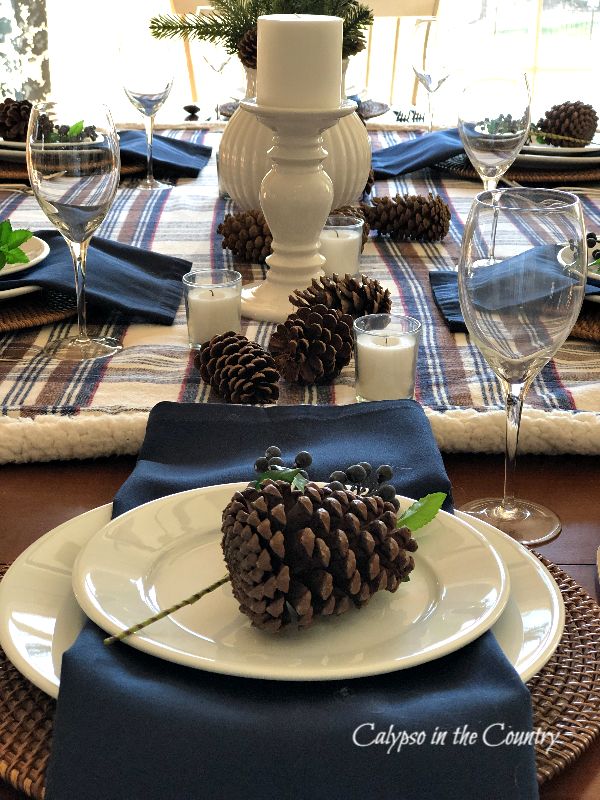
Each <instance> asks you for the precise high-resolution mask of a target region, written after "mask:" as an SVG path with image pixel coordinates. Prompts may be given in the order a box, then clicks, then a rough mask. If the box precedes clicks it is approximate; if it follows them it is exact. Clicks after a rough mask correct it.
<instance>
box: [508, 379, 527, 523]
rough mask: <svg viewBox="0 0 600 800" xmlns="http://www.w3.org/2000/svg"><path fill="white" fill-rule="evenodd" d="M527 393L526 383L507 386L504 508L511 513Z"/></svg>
mask: <svg viewBox="0 0 600 800" xmlns="http://www.w3.org/2000/svg"><path fill="white" fill-rule="evenodd" d="M526 391H527V384H526V383H510V384H507V385H506V449H505V457H504V497H503V499H502V508H503V509H504V510H506V511H510V510H511V509H512V508H513V507H514V501H515V470H516V466H517V445H518V443H519V427H520V425H521V412H522V410H523V399H524V397H525V393H526Z"/></svg>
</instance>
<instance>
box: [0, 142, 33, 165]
mask: <svg viewBox="0 0 600 800" xmlns="http://www.w3.org/2000/svg"><path fill="white" fill-rule="evenodd" d="M0 161H20V162H21V163H23V164H24V163H25V162H26V161H27V159H26V157H25V150H20V149H17V148H15V147H6V146H5V144H4V142H0Z"/></svg>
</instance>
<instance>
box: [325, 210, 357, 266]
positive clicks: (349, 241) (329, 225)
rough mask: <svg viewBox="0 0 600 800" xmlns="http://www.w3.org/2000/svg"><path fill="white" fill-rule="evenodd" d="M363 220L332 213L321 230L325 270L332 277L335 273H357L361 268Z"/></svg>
mask: <svg viewBox="0 0 600 800" xmlns="http://www.w3.org/2000/svg"><path fill="white" fill-rule="evenodd" d="M362 232H363V220H362V219H360V218H359V217H345V216H343V215H342V214H330V215H329V216H328V217H327V222H326V223H325V227H324V228H323V230H322V231H321V235H320V237H319V242H320V244H321V255H322V256H325V259H326V261H325V264H323V272H324V273H325V275H329V277H331V276H332V275H333V274H334V273H335V274H336V275H339V276H340V277H343V276H344V275H346V274H348V275H356V273H357V272H359V271H360V269H359V262H360V253H361V249H362Z"/></svg>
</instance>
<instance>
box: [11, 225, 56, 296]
mask: <svg viewBox="0 0 600 800" xmlns="http://www.w3.org/2000/svg"><path fill="white" fill-rule="evenodd" d="M21 249H22V250H23V251H24V252H25V254H26V255H27V257H28V258H29V261H28V262H27V264H7V265H6V266H5V267H3V269H2V270H0V287H1V286H2V281H1V279H2V278H3V277H6V276H7V275H10V276H13V275H14V274H15V273H18V272H23V271H24V270H26V269H30V268H31V267H33V266H35V265H36V264H39V263H40V262H41V261H43V260H44V259H45V258H46V256H47V255H48V253H49V252H50V247H49V246H48V243H47V242H45V241H44V240H43V239H38V237H37V236H32V237H31V239H28V240H27V241H26V242H25V243H24V244H22V245H21ZM41 288H42V287H41V286H18V287H16V288H14V289H2V288H0V301H2V300H8V299H9V298H11V297H19V296H20V295H22V294H31V293H32V292H39V291H40V289H41Z"/></svg>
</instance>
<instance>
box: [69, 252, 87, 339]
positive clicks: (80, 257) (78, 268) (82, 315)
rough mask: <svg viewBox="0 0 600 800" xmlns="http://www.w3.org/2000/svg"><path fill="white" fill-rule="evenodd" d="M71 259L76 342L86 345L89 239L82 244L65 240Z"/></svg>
mask: <svg viewBox="0 0 600 800" xmlns="http://www.w3.org/2000/svg"><path fill="white" fill-rule="evenodd" d="M66 241H67V244H68V245H69V250H70V251H71V256H72V258H73V269H74V271H75V294H76V296H77V328H78V330H77V342H78V344H87V343H88V342H89V341H90V338H89V336H88V333H87V312H86V305H85V263H86V258H87V250H88V244H89V243H90V240H89V238H88V239H86V240H85V241H83V242H72V241H70V240H69V239H67V240H66Z"/></svg>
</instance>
